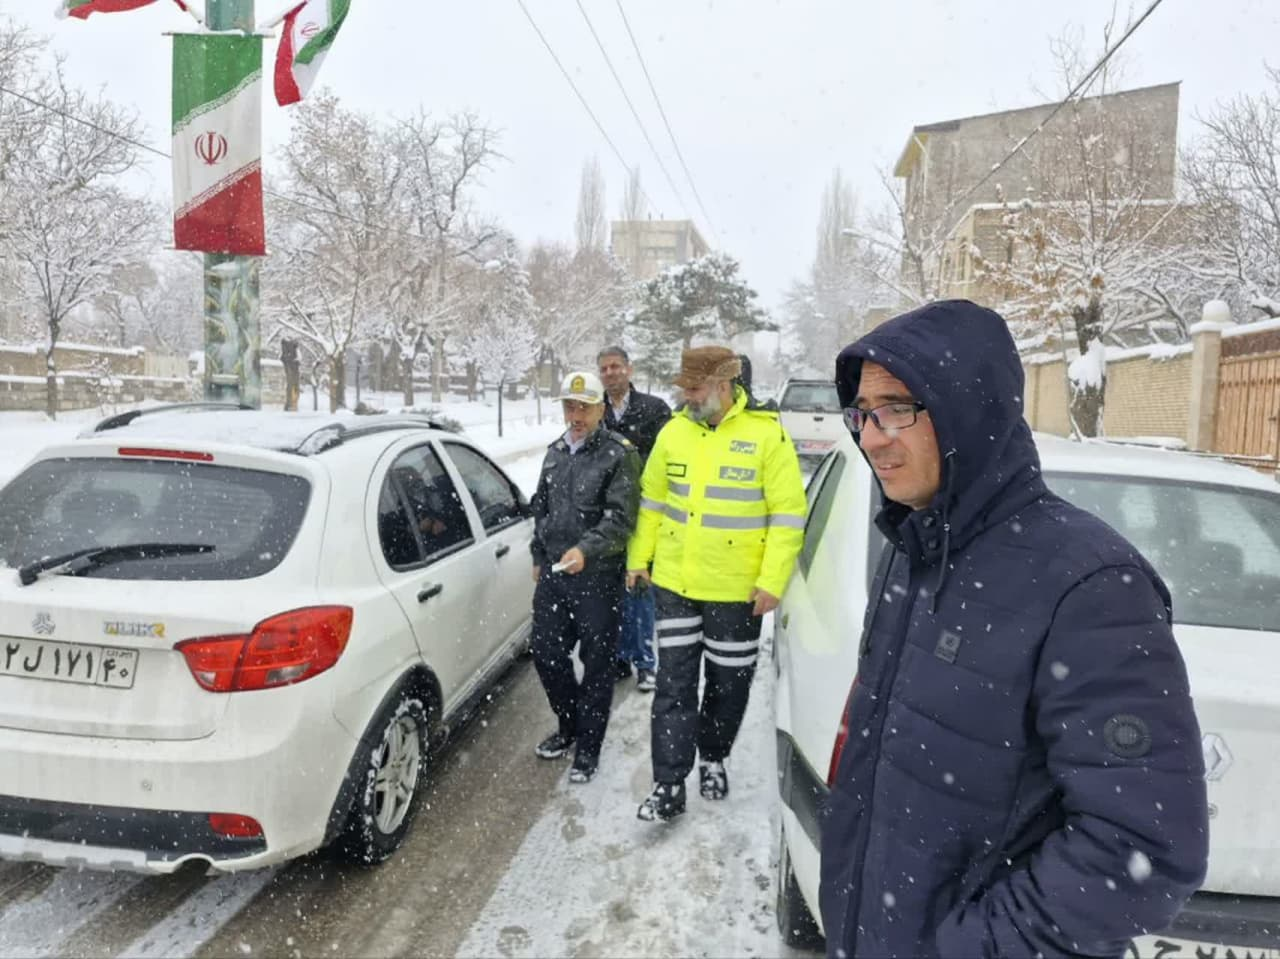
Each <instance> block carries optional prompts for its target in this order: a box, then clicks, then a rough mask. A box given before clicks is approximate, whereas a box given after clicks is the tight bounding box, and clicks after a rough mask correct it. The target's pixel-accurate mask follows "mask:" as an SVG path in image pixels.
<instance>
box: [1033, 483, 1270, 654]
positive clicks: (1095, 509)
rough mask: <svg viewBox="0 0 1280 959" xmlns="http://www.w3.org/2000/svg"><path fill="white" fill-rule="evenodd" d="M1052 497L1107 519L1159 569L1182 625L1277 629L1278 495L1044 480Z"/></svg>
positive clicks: (1175, 485)
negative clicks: (1054, 493)
mask: <svg viewBox="0 0 1280 959" xmlns="http://www.w3.org/2000/svg"><path fill="white" fill-rule="evenodd" d="M1045 478H1046V480H1047V481H1048V482H1049V485H1050V486H1051V487H1052V488H1053V490H1054V491H1055V492H1057V493H1058V494H1059V495H1061V496H1062V497H1064V498H1065V499H1067V500H1069V501H1071V502H1072V503H1074V504H1075V505H1077V506H1079V507H1081V508H1082V509H1087V510H1089V511H1090V512H1092V513H1094V514H1096V515H1097V516H1099V517H1101V518H1102V519H1103V520H1105V521H1106V522H1107V523H1108V524H1109V525H1110V526H1112V527H1113V528H1114V529H1116V530H1117V531H1118V532H1119V533H1120V534H1121V535H1123V536H1124V537H1125V538H1126V539H1128V540H1129V542H1131V543H1133V545H1134V546H1136V547H1137V548H1138V550H1139V552H1141V553H1142V554H1143V555H1144V556H1145V557H1146V558H1147V560H1148V561H1149V562H1150V563H1151V565H1152V566H1154V567H1155V568H1156V571H1157V572H1159V573H1160V576H1161V578H1162V579H1164V581H1165V583H1166V585H1168V587H1169V592H1170V593H1171V594H1172V596H1173V619H1174V622H1177V623H1188V624H1194V625H1198V626H1220V627H1230V628H1236V629H1275V627H1276V622H1275V612H1274V609H1275V605H1274V598H1275V597H1276V596H1277V595H1280V496H1276V495H1274V494H1267V493H1263V492H1260V491H1255V490H1248V489H1240V488H1235V487H1226V486H1209V485H1203V484H1193V483H1182V482H1175V481H1168V480H1158V479H1146V478H1141V477H1111V476H1080V475H1070V474H1059V475H1055V474H1052V473H1050V474H1046V477H1045Z"/></svg>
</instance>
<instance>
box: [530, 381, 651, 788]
mask: <svg viewBox="0 0 1280 959" xmlns="http://www.w3.org/2000/svg"><path fill="white" fill-rule="evenodd" d="M560 401H561V403H562V405H563V407H564V418H565V423H566V425H567V426H568V429H567V430H566V431H565V434H564V436H562V437H561V438H560V439H558V440H556V441H555V442H554V443H552V444H551V446H550V447H549V448H548V450H547V456H546V459H544V460H543V462H542V473H541V475H540V476H539V478H538V489H537V491H536V492H535V493H534V494H533V500H532V503H531V505H532V512H533V518H534V531H533V541H532V543H531V544H530V552H531V553H532V555H533V579H534V582H536V583H537V584H538V585H537V587H536V588H535V589H534V593H533V639H532V652H533V664H534V666H535V667H536V668H537V670H538V678H539V679H541V680H542V686H543V689H545V690H546V693H547V700H548V702H549V703H550V704H551V710H552V712H554V713H555V714H556V719H557V720H558V725H557V729H556V731H555V732H553V733H552V734H551V735H549V736H547V737H546V738H545V739H544V740H542V742H540V743H539V744H538V746H537V748H536V749H535V750H534V751H535V752H536V753H537V755H538V756H539V757H540V758H542V759H557V758H559V757H560V756H563V755H564V754H565V753H567V752H568V751H569V750H570V749H575V754H574V760H573V768H572V769H571V770H570V772H569V781H570V782H575V783H585V782H589V781H590V780H591V779H592V777H594V776H595V774H596V768H597V766H598V764H599V760H600V746H601V744H602V743H603V742H604V733H605V727H606V726H607V725H608V722H609V708H610V707H611V706H612V704H613V669H614V664H615V663H616V662H617V658H618V640H619V636H620V634H621V628H622V590H623V584H624V571H625V566H626V547H627V541H628V539H629V538H630V536H631V530H632V529H633V528H634V527H635V523H636V511H637V510H638V509H639V505H640V503H639V501H640V459H639V457H638V456H637V455H636V451H635V447H633V446H632V445H631V442H630V441H629V440H627V439H626V438H624V437H622V436H620V435H618V434H617V433H612V432H610V431H609V430H607V429H605V428H604V427H603V426H602V425H601V419H602V418H603V417H604V402H605V397H604V387H603V386H602V385H601V383H600V380H599V379H598V378H597V377H596V375H595V374H594V373H588V372H585V371H582V372H573V373H570V374H569V375H568V376H567V377H565V380H564V383H563V385H562V386H561V388H560ZM575 646H577V648H578V658H579V659H581V660H582V681H581V682H579V681H578V680H577V678H576V677H575V674H574V668H573V659H572V653H573V649H574V647H575Z"/></svg>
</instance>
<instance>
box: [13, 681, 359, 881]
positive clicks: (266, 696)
mask: <svg viewBox="0 0 1280 959" xmlns="http://www.w3.org/2000/svg"><path fill="white" fill-rule="evenodd" d="M323 681H324V677H323V676H319V677H316V679H315V680H313V681H312V682H315V683H317V684H319V683H322V682H323ZM305 685H309V684H300V685H299V686H297V687H290V688H285V689H278V690H265V691H263V692H261V693H243V694H233V695H235V697H236V701H235V702H233V703H230V704H229V707H228V709H227V711H226V714H225V716H224V721H223V723H222V724H221V725H220V726H219V728H218V731H217V732H215V733H214V734H213V735H212V736H208V737H206V738H204V739H199V740H191V741H158V740H122V739H106V738H95V737H85V736H65V735H55V734H51V733H33V732H24V731H20V730H9V729H2V730H0V769H3V770H5V774H4V777H3V782H2V783H0V858H5V859H27V860H35V861H40V862H46V863H51V864H54V865H82V866H86V867H89V868H102V869H130V870H134V871H138V872H147V873H171V872H174V871H175V870H177V869H178V868H179V867H181V866H182V864H183V863H184V862H187V861H190V860H203V861H205V862H206V863H207V864H208V865H209V866H210V867H212V868H213V869H216V870H219V871H239V870H243V869H255V868H258V867H260V866H266V865H271V864H273V863H276V862H281V861H284V860H286V859H290V858H293V857H295V856H299V855H302V854H304V853H307V852H310V851H311V850H313V849H316V848H317V847H319V846H320V845H321V844H322V843H323V841H324V838H325V833H326V826H327V824H328V820H329V815H330V812H331V810H332V807H333V804H334V800H335V797H336V796H337V795H338V788H339V785H340V783H341V782H342V779H343V776H344V775H345V774H346V772H347V767H348V765H349V764H350V761H351V756H352V755H353V753H354V751H355V747H356V741H355V739H354V738H353V737H351V735H350V734H349V733H347V732H346V730H344V729H343V728H342V726H341V725H340V724H339V723H338V722H337V720H336V719H335V718H334V717H333V714H332V711H331V710H330V708H329V696H327V695H324V694H323V692H322V689H321V688H313V689H310V690H305V689H304V686H305ZM242 697H243V698H242ZM209 813H232V814H238V815H242V816H251V817H253V818H254V819H256V820H257V821H258V822H259V823H260V824H261V826H262V830H263V837H264V838H259V839H257V840H229V839H227V838H225V837H221V836H219V835H218V834H216V833H214V832H213V831H212V830H211V829H210V828H209V823H208V819H207V817H208V815H209Z"/></svg>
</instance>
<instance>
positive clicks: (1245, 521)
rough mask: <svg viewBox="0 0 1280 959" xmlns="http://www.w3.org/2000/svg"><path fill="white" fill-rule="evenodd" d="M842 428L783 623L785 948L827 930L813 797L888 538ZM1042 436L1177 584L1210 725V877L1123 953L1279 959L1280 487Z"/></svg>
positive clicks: (839, 732)
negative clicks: (1163, 925)
mask: <svg viewBox="0 0 1280 959" xmlns="http://www.w3.org/2000/svg"><path fill="white" fill-rule="evenodd" d="M836 420H837V422H839V418H838V417H836ZM841 433H842V434H843V435H842V436H841V437H840V438H839V439H838V440H837V442H836V444H835V448H834V449H833V450H832V452H831V453H830V454H829V455H828V456H827V458H826V459H825V460H824V461H823V462H822V464H821V466H820V467H819V468H818V470H817V472H816V473H815V474H814V476H813V479H812V480H811V481H810V484H809V517H808V521H807V527H806V529H805V542H804V548H803V550H802V552H801V554H800V559H799V562H798V563H797V566H796V572H795V575H794V576H793V577H792V580H791V584H790V586H789V587H788V589H787V593H786V596H785V597H784V598H783V601H782V604H781V606H780V607H779V609H778V611H777V613H776V620H775V628H776V639H775V653H774V655H775V669H776V672H777V676H778V684H777V696H776V710H777V717H776V724H777V745H778V772H779V778H778V782H779V793H780V800H781V802H780V805H781V815H780V823H781V827H780V837H779V841H780V848H779V856H778V878H777V890H778V926H779V930H780V931H781V932H782V935H783V938H784V939H785V940H786V941H787V942H788V943H789V944H791V945H814V944H815V943H816V942H818V941H820V940H821V936H822V929H821V919H820V917H819V914H818V872H819V848H820V844H819V832H818V830H819V823H820V816H819V810H820V808H821V806H822V804H823V802H824V801H825V798H826V794H827V789H828V782H829V780H830V776H831V773H832V771H833V770H834V769H835V768H836V763H837V760H838V758H839V754H840V750H841V749H842V748H843V745H844V737H845V735H846V731H845V729H844V728H843V725H842V723H843V718H844V707H845V704H846V700H847V697H848V694H849V690H850V685H851V683H852V682H853V679H854V675H855V673H856V670H857V658H858V657H857V647H858V625H857V624H859V623H861V622H862V617H863V610H864V609H865V608H866V603H867V590H868V588H869V586H870V583H871V580H872V577H873V575H874V573H875V568H876V561H877V559H878V558H879V555H880V551H881V548H882V546H883V544H884V540H883V538H882V537H881V535H880V533H879V531H878V530H877V529H876V527H875V525H874V524H873V522H872V519H873V517H874V516H875V513H876V511H877V510H878V508H879V499H880V496H879V491H878V489H877V487H876V483H875V481H874V477H873V475H872V473H871V471H870V470H869V468H868V467H867V465H866V463H865V461H864V460H863V458H862V455H861V454H860V452H859V451H858V449H857V447H856V446H855V445H854V443H853V441H852V439H851V437H850V436H849V434H848V433H847V432H846V431H844V430H842V431H841ZM1036 442H1037V445H1038V447H1039V449H1040V456H1041V466H1042V468H1043V472H1044V477H1045V480H1046V482H1047V483H1048V485H1049V487H1050V488H1051V489H1052V490H1053V491H1054V492H1056V493H1058V494H1059V495H1060V496H1062V497H1064V498H1065V499H1067V500H1069V501H1071V502H1072V503H1074V504H1076V505H1077V506H1080V507H1082V508H1084V509H1087V510H1089V511H1091V512H1093V513H1095V514H1097V515H1098V516H1100V517H1102V518H1103V519H1104V520H1106V521H1107V522H1108V523H1109V524H1110V525H1111V526H1112V527H1114V528H1115V529H1117V530H1118V531H1119V532H1120V533H1121V534H1122V535H1124V536H1125V537H1126V538H1128V539H1129V540H1130V541H1131V542H1132V543H1133V544H1134V545H1135V546H1137V547H1138V548H1139V549H1140V550H1141V551H1142V552H1143V553H1144V554H1145V555H1146V557H1147V558H1148V559H1149V560H1150V561H1151V563H1152V564H1153V565H1154V566H1155V568H1156V569H1157V570H1158V571H1159V572H1160V574H1161V576H1162V577H1163V578H1164V580H1165V582H1166V583H1167V584H1168V586H1169V590H1170V592H1171V594H1172V596H1173V616H1174V634H1175V636H1176V637H1177V640H1178V644H1179V647H1180V648H1181V651H1182V654H1183V657H1184V659H1185V660H1186V663H1187V670H1188V674H1189V676H1190V680H1191V691H1192V695H1193V696H1194V699H1195V705H1196V713H1197V715H1198V717H1199V720H1200V726H1201V731H1202V734H1203V746H1204V756H1205V766H1206V770H1207V773H1206V776H1207V779H1208V791H1209V803H1210V806H1209V813H1210V852H1209V872H1208V876H1207V878H1206V879H1205V883H1204V886H1203V887H1202V889H1201V891H1200V892H1199V893H1198V894H1197V895H1196V896H1194V897H1193V898H1192V899H1191V901H1190V902H1189V903H1188V904H1187V906H1186V908H1185V909H1184V910H1183V912H1182V914H1181V915H1180V916H1179V917H1178V919H1177V920H1176V921H1175V922H1174V925H1173V927H1172V928H1171V929H1169V930H1164V931H1162V932H1161V933H1160V934H1158V935H1152V936H1147V937H1143V938H1142V939H1139V940H1136V941H1135V942H1134V943H1133V945H1132V946H1131V947H1130V955H1131V956H1133V957H1141V959H1146V957H1153V959H1155V957H1159V959H1166V957H1189V959H1190V957H1196V956H1227V955H1232V954H1234V955H1237V956H1245V955H1249V956H1252V957H1264V959H1280V815H1277V814H1276V811H1275V810H1276V795H1277V794H1280V763H1277V762H1276V755H1277V752H1278V750H1280V484H1278V483H1277V481H1276V480H1275V479H1274V478H1271V477H1268V476H1265V475H1263V474H1262V473H1259V472H1256V471H1254V470H1250V469H1246V468H1244V467H1241V466H1234V465H1231V464H1229V463H1226V462H1223V461H1221V460H1218V459H1214V458H1208V457H1203V456H1197V455H1194V454H1190V453H1182V452H1174V451H1168V450H1156V449H1148V448H1140V447H1136V446H1125V445H1119V444H1115V443H1107V442H1099V441H1088V442H1083V443H1081V442H1074V441H1070V440H1065V439H1061V438H1058V437H1052V436H1044V435H1037V437H1036ZM1228 950H1231V952H1228Z"/></svg>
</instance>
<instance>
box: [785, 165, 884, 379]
mask: <svg viewBox="0 0 1280 959" xmlns="http://www.w3.org/2000/svg"><path fill="white" fill-rule="evenodd" d="M859 222H860V217H859V211H858V201H857V197H856V196H855V195H854V193H853V190H852V188H851V187H850V186H849V184H848V182H847V181H846V180H845V178H844V175H843V174H842V173H841V171H839V170H836V171H835V172H834V173H833V174H832V177H831V179H830V181H828V183H827V186H826V187H825V189H824V190H823V195H822V205H821V208H820V211H819V217H818V230H817V248H816V252H815V254H814V259H813V265H812V266H811V268H810V270H809V276H808V277H807V279H805V280H803V281H797V282H796V283H794V284H792V287H791V289H790V290H788V293H787V296H786V298H785V301H784V303H783V308H782V327H783V330H784V335H783V337H782V339H783V341H784V342H785V346H784V347H783V349H782V353H781V354H780V358H781V359H782V361H783V366H784V367H786V368H787V369H788V370H796V369H820V370H825V369H828V368H830V366H831V363H832V361H833V359H834V357H835V355H836V353H837V352H839V350H840V348H841V347H843V346H844V345H845V344H846V343H848V342H849V341H850V340H852V339H854V338H855V337H857V336H858V335H859V334H860V333H861V332H862V322H863V320H864V318H865V316H866V313H867V310H868V309H870V307H871V306H872V305H873V304H875V303H877V302H883V301H885V300H886V299H894V298H896V297H895V296H894V293H893V291H892V290H891V289H890V288H889V287H888V286H887V285H886V283H885V281H883V280H882V279H880V274H881V273H885V272H890V271H889V269H888V264H887V263H886V262H885V258H884V256H883V254H881V253H878V252H877V251H876V249H875V248H874V246H873V244H872V243H871V242H870V241H869V240H868V239H867V238H866V237H865V236H863V235H862V233H861V231H860V230H859V228H858V227H857V226H856V224H858V223H859Z"/></svg>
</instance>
